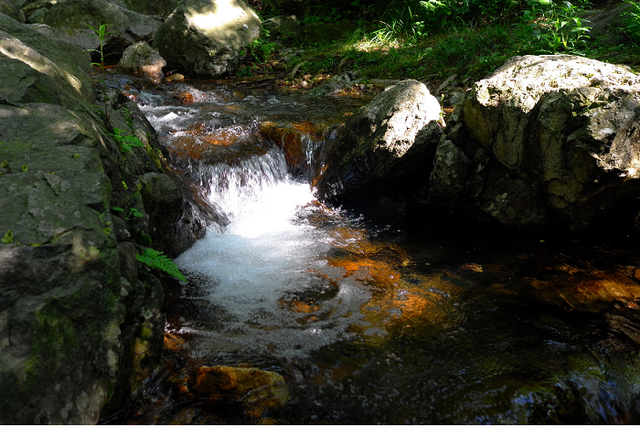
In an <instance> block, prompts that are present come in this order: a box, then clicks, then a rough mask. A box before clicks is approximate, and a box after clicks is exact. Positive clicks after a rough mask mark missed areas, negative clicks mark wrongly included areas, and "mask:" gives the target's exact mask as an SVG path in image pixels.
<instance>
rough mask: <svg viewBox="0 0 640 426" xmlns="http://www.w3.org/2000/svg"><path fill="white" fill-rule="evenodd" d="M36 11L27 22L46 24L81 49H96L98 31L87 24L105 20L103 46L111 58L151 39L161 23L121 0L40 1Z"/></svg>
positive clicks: (97, 24) (99, 23)
mask: <svg viewBox="0 0 640 426" xmlns="http://www.w3.org/2000/svg"><path fill="white" fill-rule="evenodd" d="M27 10H28V9H27ZM36 12H37V17H31V15H30V22H38V23H44V24H46V25H49V26H50V27H51V28H52V29H53V30H54V32H55V34H56V36H57V37H58V38H60V39H62V40H66V41H70V42H72V43H74V44H76V45H78V46H80V47H81V48H83V49H97V48H98V47H99V44H100V40H99V38H98V36H97V34H96V33H95V32H94V30H93V29H92V28H90V27H89V26H91V27H93V28H95V29H99V27H100V26H101V25H103V24H106V31H107V32H108V34H106V37H105V40H104V41H105V42H106V43H107V45H106V48H105V50H106V52H107V53H110V54H111V53H112V54H114V55H115V56H114V59H117V57H118V56H120V55H121V54H122V52H123V51H124V50H125V49H126V48H127V46H129V45H131V44H134V43H137V42H139V41H147V42H151V40H152V39H153V37H154V36H155V33H156V31H157V30H158V28H159V26H160V21H159V20H158V19H156V18H153V17H151V16H146V15H143V14H141V13H137V12H133V11H130V10H129V9H127V8H126V7H125V4H124V3H123V2H122V1H112V0H61V1H48V2H42V7H40V8H38V9H36V10H34V11H33V12H32V14H34V13H36Z"/></svg>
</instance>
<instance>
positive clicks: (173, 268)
mask: <svg viewBox="0 0 640 426" xmlns="http://www.w3.org/2000/svg"><path fill="white" fill-rule="evenodd" d="M137 258H138V260H139V261H140V262H142V263H144V264H145V265H147V266H150V267H152V268H156V269H159V270H161V271H162V272H165V273H167V274H169V275H170V276H172V277H174V278H176V279H179V280H180V281H186V280H187V279H186V278H185V277H184V275H182V272H180V268H178V265H176V264H175V263H173V261H172V260H171V259H169V258H168V257H167V256H166V255H165V254H163V253H162V252H161V251H156V250H154V249H151V248H147V249H145V251H144V252H143V253H142V254H139V255H137Z"/></svg>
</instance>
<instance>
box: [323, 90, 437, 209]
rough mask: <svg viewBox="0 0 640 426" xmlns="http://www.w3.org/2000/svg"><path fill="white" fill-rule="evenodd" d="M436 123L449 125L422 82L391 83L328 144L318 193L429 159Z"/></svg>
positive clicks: (384, 177) (398, 172)
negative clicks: (430, 124) (390, 85)
mask: <svg viewBox="0 0 640 426" xmlns="http://www.w3.org/2000/svg"><path fill="white" fill-rule="evenodd" d="M429 123H433V124H434V125H432V126H431V127H428V126H427V125H428V124H429ZM435 123H440V124H444V122H443V121H442V118H441V108H440V104H439V103H438V100H437V99H436V98H435V97H434V96H433V95H431V94H430V93H429V89H427V87H426V86H425V85H424V84H423V83H421V82H419V81H417V80H405V81H402V82H400V83H397V84H396V85H394V86H392V87H390V88H389V89H387V90H386V91H385V92H383V93H381V94H380V95H378V96H377V97H376V98H375V99H374V100H373V101H371V103H369V104H368V105H365V106H364V107H362V108H360V110H358V111H357V112H356V113H355V114H354V115H353V116H351V117H350V118H349V120H347V122H346V124H345V127H344V129H343V131H342V133H341V135H340V136H339V137H338V138H337V140H336V141H335V142H333V143H332V144H331V145H330V146H329V147H328V148H327V150H326V154H325V156H326V157H325V158H324V159H323V162H324V166H323V167H324V170H321V171H320V173H321V177H320V179H319V181H318V183H317V185H316V187H317V190H318V194H319V195H320V196H321V197H323V198H332V197H337V196H342V195H345V194H348V193H350V192H353V191H355V190H358V189H362V188H365V187H367V186H371V185H373V184H380V183H381V182H384V181H388V180H392V179H396V178H398V177H399V176H402V175H407V174H409V173H410V172H411V171H413V170H415V168H417V167H421V166H422V164H423V163H427V164H428V163H429V158H430V159H433V152H434V151H435V148H436V144H437V141H438V140H439V133H440V132H441V128H440V126H439V125H437V124H435ZM423 129H424V130H423ZM421 131H422V132H421ZM434 134H437V136H436V137H433V135H434ZM434 140H435V144H434V143H433V141H434ZM416 158H418V159H419V161H416Z"/></svg>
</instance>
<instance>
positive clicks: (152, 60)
mask: <svg viewBox="0 0 640 426" xmlns="http://www.w3.org/2000/svg"><path fill="white" fill-rule="evenodd" d="M165 65H167V61H165V60H164V59H163V58H162V56H160V54H159V53H158V51H157V50H155V49H152V48H151V46H149V44H147V42H146V41H140V42H138V43H136V44H133V45H131V46H129V47H127V49H126V50H125V51H124V53H123V54H122V57H121V58H120V61H119V62H118V66H117V69H118V71H122V72H127V73H132V74H133V75H139V76H142V77H145V78H147V79H149V80H151V81H152V82H154V83H159V82H160V80H162V76H163V74H162V68H163V67H164V66H165Z"/></svg>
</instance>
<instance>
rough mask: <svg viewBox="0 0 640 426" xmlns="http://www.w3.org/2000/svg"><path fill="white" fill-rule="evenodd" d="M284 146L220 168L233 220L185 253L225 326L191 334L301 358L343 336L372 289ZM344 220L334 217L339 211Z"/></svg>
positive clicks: (184, 262) (183, 262)
mask: <svg viewBox="0 0 640 426" xmlns="http://www.w3.org/2000/svg"><path fill="white" fill-rule="evenodd" d="M285 167H286V166H285V164H284V158H283V156H282V154H281V153H280V152H279V151H272V152H270V153H269V154H268V155H265V156H260V157H253V158H251V159H247V160H245V161H243V162H241V164H239V165H236V166H229V165H226V164H218V165H216V166H212V167H211V173H213V174H214V176H213V177H212V178H211V182H212V183H211V200H212V201H213V202H214V203H215V204H216V205H218V207H220V208H221V209H222V210H223V211H224V212H225V213H226V214H227V215H228V216H229V218H230V219H231V224H230V225H229V226H227V227H226V228H225V229H222V230H220V229H218V228H211V229H209V231H208V232H207V235H206V237H205V238H204V239H202V240H200V241H198V242H197V243H196V244H195V245H194V246H193V247H192V248H191V249H190V250H188V251H187V252H185V253H184V254H183V255H181V256H180V257H179V258H178V259H176V263H177V264H178V265H179V266H180V268H181V269H182V270H183V271H184V272H186V273H187V277H189V276H190V275H191V277H194V276H196V275H197V276H198V277H199V278H198V279H197V282H198V285H200V286H203V287H204V288H202V290H204V294H205V296H204V298H205V299H206V300H207V301H208V302H209V303H211V304H212V305H215V307H216V312H220V311H222V312H224V315H220V318H219V324H218V325H222V326H223V327H222V330H216V331H213V330H206V329H203V328H198V329H196V328H195V327H192V328H191V329H190V330H188V332H193V333H199V334H201V335H204V336H211V337H212V338H213V339H215V340H216V341H218V342H221V341H222V342H230V343H235V344H239V345H241V346H242V347H244V348H245V349H246V350H249V351H254V352H255V351H258V352H265V353H270V354H278V355H279V356H288V357H298V356H303V355H306V354H308V353H309V352H310V351H312V350H314V349H318V348H320V347H322V346H324V345H326V344H329V343H333V342H335V341H336V340H338V339H339V338H341V337H344V335H345V332H346V330H347V328H348V327H349V326H350V325H352V324H354V323H356V322H358V321H359V320H360V318H361V316H360V314H359V308H360V306H361V305H362V304H363V303H365V302H366V301H367V300H368V299H369V297H370V295H369V292H368V291H367V290H366V289H365V288H364V286H362V284H360V283H359V282H357V281H356V280H355V279H353V278H345V277H344V275H345V271H344V270H342V268H335V267H331V266H329V265H328V263H327V261H326V257H327V255H328V253H329V251H330V250H331V249H332V245H331V241H330V240H328V239H327V238H326V237H325V236H324V235H325V234H324V232H323V231H322V230H321V229H318V228H317V226H316V225H314V221H311V220H309V217H310V215H311V214H318V210H317V207H316V206H314V204H313V201H314V197H313V196H312V193H311V188H310V186H309V184H306V183H299V182H294V181H292V180H290V179H289V178H288V177H287V176H286V173H284V172H283V170H286V168H285ZM334 219H335V217H334Z"/></svg>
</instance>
